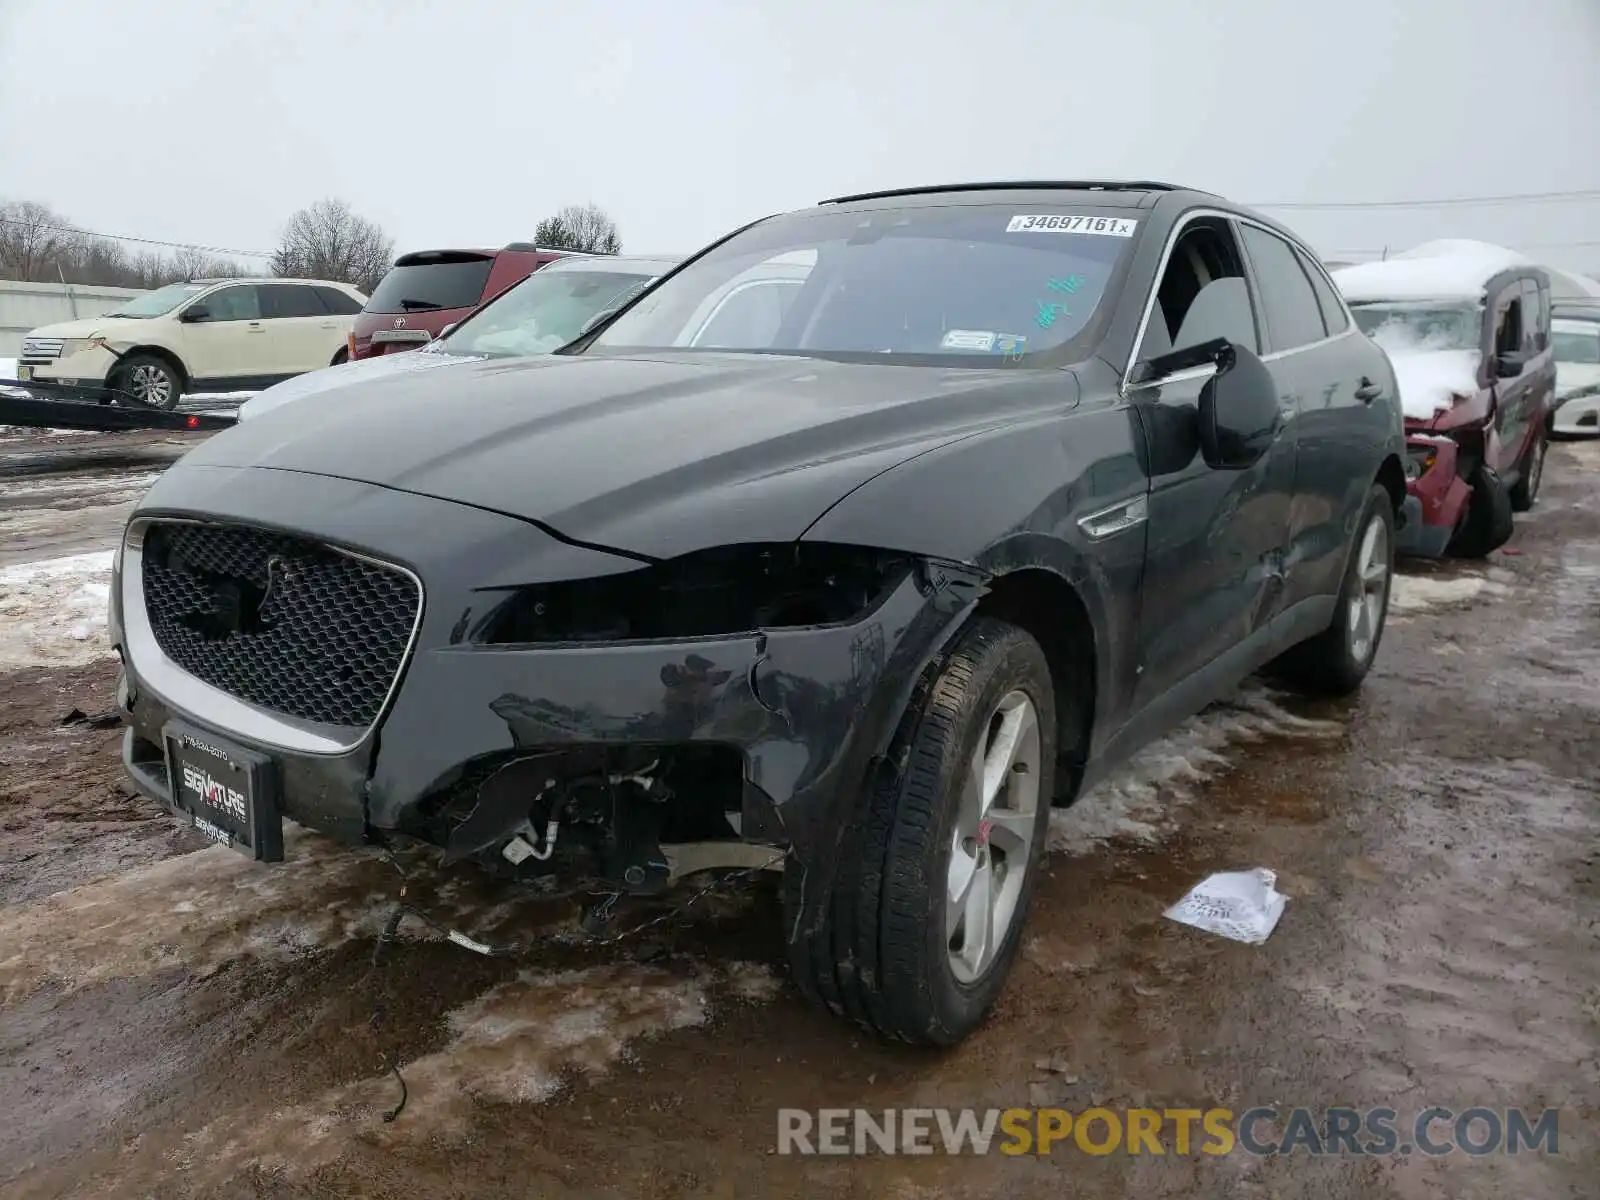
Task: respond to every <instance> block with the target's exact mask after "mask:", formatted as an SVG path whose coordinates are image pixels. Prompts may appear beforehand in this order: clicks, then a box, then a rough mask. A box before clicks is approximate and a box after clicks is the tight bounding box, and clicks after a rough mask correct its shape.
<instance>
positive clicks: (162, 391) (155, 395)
mask: <svg viewBox="0 0 1600 1200" xmlns="http://www.w3.org/2000/svg"><path fill="white" fill-rule="evenodd" d="M114 386H115V387H116V389H117V396H116V400H117V402H118V403H119V404H126V405H129V406H133V407H137V406H139V405H143V406H145V407H148V408H159V409H161V410H162V411H163V412H171V411H172V410H173V409H175V408H177V407H178V402H179V401H180V400H182V399H183V387H184V384H183V372H181V371H179V370H178V369H177V368H176V367H174V366H173V365H172V364H171V363H170V362H168V361H167V360H166V359H164V358H161V357H159V356H158V355H154V354H130V355H128V357H126V358H124V359H123V360H122V361H121V362H119V363H118V364H117V373H116V382H115V384H114Z"/></svg>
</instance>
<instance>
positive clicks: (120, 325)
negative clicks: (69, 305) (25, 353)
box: [27, 317, 149, 340]
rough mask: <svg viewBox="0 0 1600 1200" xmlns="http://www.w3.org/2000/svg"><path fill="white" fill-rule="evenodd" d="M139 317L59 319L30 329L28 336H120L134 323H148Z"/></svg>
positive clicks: (63, 337)
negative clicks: (53, 322)
mask: <svg viewBox="0 0 1600 1200" xmlns="http://www.w3.org/2000/svg"><path fill="white" fill-rule="evenodd" d="M148 324H149V322H148V321H143V320H140V319H139V318H138V317H84V318H82V319H81V320H77V321H57V322H56V323H55V324H54V325H41V326H40V327H39V328H38V329H30V330H28V334H27V336H28V337H41V338H62V339H63V340H64V339H66V338H86V337H93V336H95V335H96V334H101V335H109V336H119V335H121V334H122V333H123V331H124V330H126V329H128V328H129V327H130V326H134V325H148Z"/></svg>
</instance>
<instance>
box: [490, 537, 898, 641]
mask: <svg viewBox="0 0 1600 1200" xmlns="http://www.w3.org/2000/svg"><path fill="white" fill-rule="evenodd" d="M911 567H912V559H911V557H910V556H908V555H905V554H897V553H893V552H890V551H885V550H874V549H869V548H867V547H862V546H840V545H829V544H824V543H811V542H803V543H801V542H782V543H752V544H748V545H740V546H720V547H716V548H714V549H710V550H699V551H696V552H695V553H693V554H685V555H683V556H682V557H680V558H675V559H669V560H668V561H666V562H662V563H656V564H654V565H652V566H648V567H643V568H641V569H639V570H637V571H624V572H622V573H620V574H617V575H604V576H601V577H599V578H596V579H574V580H566V581H562V582H560V583H547V584H538V585H532V586H529V587H523V588H517V589H515V590H513V591H512V592H511V594H510V595H508V596H507V597H506V598H505V600H504V601H502V602H501V603H500V604H498V605H497V606H496V607H495V608H494V609H493V610H492V611H491V612H490V613H489V615H488V616H487V617H485V618H484V620H483V622H482V624H481V625H480V626H479V627H478V628H477V629H476V630H474V631H473V634H472V640H473V641H476V642H478V643H480V644H483V643H487V644H493V645H538V644H549V643H552V642H631V641H671V640H675V639H680V638H695V637H718V636H727V635H730V634H740V633H754V632H756V631H757V630H760V629H792V628H800V627H806V626H816V625H835V624H842V623H845V622H849V621H853V620H860V619H861V618H863V617H865V616H866V615H867V614H868V613H869V612H871V611H872V610H873V609H874V608H876V607H877V606H878V605H879V604H881V603H882V602H883V601H884V600H885V599H886V598H887V597H888V595H889V593H890V592H891V591H893V590H894V588H895V587H896V586H897V585H898V584H899V583H900V581H901V580H903V579H904V578H905V577H906V575H907V574H908V573H909V572H910V570H911Z"/></svg>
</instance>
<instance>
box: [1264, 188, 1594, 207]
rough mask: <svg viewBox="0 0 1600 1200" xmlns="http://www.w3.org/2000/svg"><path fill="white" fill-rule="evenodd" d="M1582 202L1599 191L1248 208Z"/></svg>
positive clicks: (1293, 203)
mask: <svg viewBox="0 0 1600 1200" xmlns="http://www.w3.org/2000/svg"><path fill="white" fill-rule="evenodd" d="M1582 200H1600V188H1591V189H1588V190H1583V191H1574V192H1523V193H1521V194H1519V195H1508V196H1449V197H1436V198H1434V199H1431V200H1339V201H1320V200H1292V201H1284V202H1282V203H1278V204H1252V205H1250V207H1251V208H1277V209H1316V210H1336V209H1369V208H1457V207H1459V208H1469V207H1473V206H1478V207H1491V206H1494V205H1499V204H1558V203H1568V202H1572V201H1582Z"/></svg>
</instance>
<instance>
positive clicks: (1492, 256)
mask: <svg viewBox="0 0 1600 1200" xmlns="http://www.w3.org/2000/svg"><path fill="white" fill-rule="evenodd" d="M1537 266H1538V264H1537V263H1535V262H1534V261H1533V260H1532V259H1531V258H1526V257H1524V256H1523V255H1521V254H1518V253H1517V252H1516V251H1515V250H1508V249H1506V248H1505V247H1504V246H1495V245H1491V244H1490V243H1488V242H1474V241H1468V240H1466V239H1461V238H1445V239H1441V240H1439V241H1434V242H1424V243H1423V244H1422V245H1420V246H1416V247H1414V248H1413V249H1410V250H1407V251H1405V252H1404V253H1403V254H1397V255H1395V256H1394V257H1393V258H1388V259H1385V260H1383V261H1382V262H1370V263H1360V264H1358V265H1357V266H1353V267H1341V268H1340V269H1339V270H1337V271H1334V272H1333V281H1334V283H1336V284H1338V285H1339V290H1340V291H1341V292H1343V293H1344V297H1345V299H1346V300H1349V301H1352V302H1360V301H1363V300H1481V299H1483V295H1484V289H1485V287H1486V285H1487V284H1488V282H1489V280H1490V279H1492V278H1494V277H1495V276H1496V275H1498V274H1500V273H1501V272H1502V271H1509V270H1511V269H1513V268H1517V267H1537Z"/></svg>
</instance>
